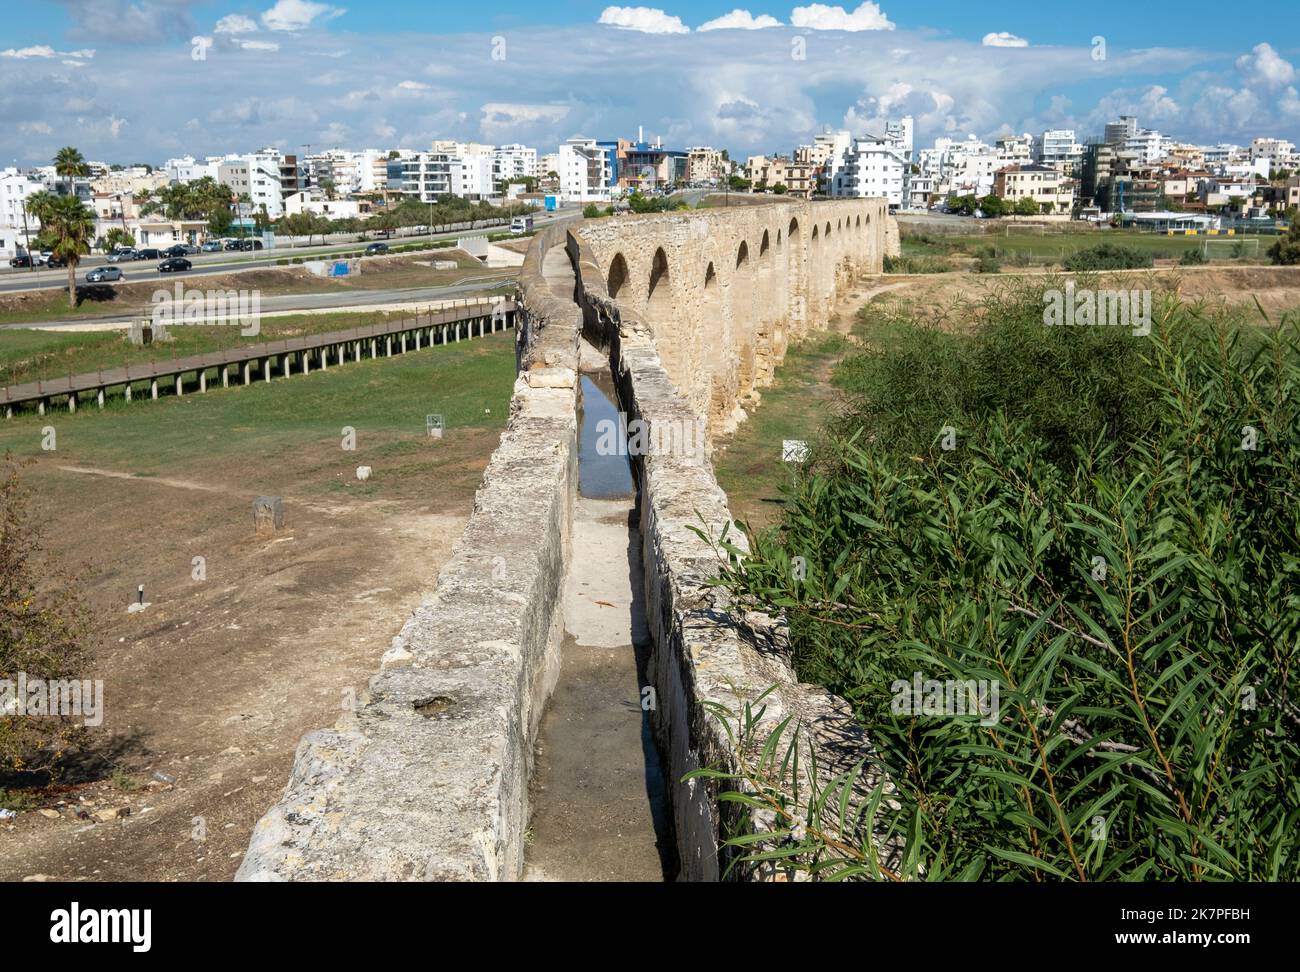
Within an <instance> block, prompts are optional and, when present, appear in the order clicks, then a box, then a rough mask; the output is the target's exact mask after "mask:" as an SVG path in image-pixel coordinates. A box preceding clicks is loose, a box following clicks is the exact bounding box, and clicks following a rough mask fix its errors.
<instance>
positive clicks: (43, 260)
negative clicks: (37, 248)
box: [36, 250, 51, 267]
mask: <svg viewBox="0 0 1300 972" xmlns="http://www.w3.org/2000/svg"><path fill="white" fill-rule="evenodd" d="M50 255H51V252H50V251H49V250H41V252H40V253H39V254H37V257H36V263H37V265H38V266H42V267H43V266H45V264H47V263H49V262H50Z"/></svg>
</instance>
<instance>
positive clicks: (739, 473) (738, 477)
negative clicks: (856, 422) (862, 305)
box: [713, 333, 853, 526]
mask: <svg viewBox="0 0 1300 972" xmlns="http://www.w3.org/2000/svg"><path fill="white" fill-rule="evenodd" d="M852 346H853V345H852V344H851V343H850V342H849V341H848V340H847V339H846V338H845V337H843V336H842V335H839V334H825V333H823V334H815V335H812V336H810V337H809V338H807V339H806V340H804V341H802V342H800V343H799V344H795V345H792V346H791V347H790V348H789V350H788V351H787V352H786V356H785V360H784V362H782V364H781V367H780V368H778V369H777V372H776V377H775V380H774V381H773V383H772V384H771V385H770V386H768V387H767V388H764V389H763V392H762V394H763V399H762V404H761V405H760V406H759V407H758V408H757V409H755V410H753V411H752V412H751V413H750V415H749V419H748V421H746V422H745V423H744V424H743V425H741V426H740V428H739V429H737V431H736V433H735V434H734V435H733V436H732V437H731V438H730V439H729V440H728V441H727V442H726V443H725V445H726V448H725V449H724V450H722V451H719V452H717V453H715V454H714V456H713V469H714V474H715V475H716V476H717V479H718V484H719V485H720V486H721V487H722V489H723V491H724V492H726V494H727V500H728V504H729V506H730V508H731V514H732V516H733V517H735V518H736V519H737V520H745V521H748V522H750V523H751V524H753V525H754V526H766V525H768V524H771V523H774V522H775V521H776V520H777V519H778V518H779V517H780V515H781V503H782V500H781V486H782V485H783V484H784V483H786V482H787V481H788V480H789V477H790V469H789V467H788V466H787V465H786V464H785V463H784V462H782V461H781V443H782V441H784V440H786V439H803V440H808V439H814V438H816V437H817V435H818V430H819V429H820V428H821V425H822V422H823V421H824V419H825V417H826V410H827V408H828V407H829V406H830V403H831V402H832V401H833V398H834V394H835V392H834V390H833V388H832V387H831V384H830V376H831V373H832V371H833V370H834V367H835V365H836V364H837V363H838V362H839V361H840V359H841V358H843V357H844V355H845V354H847V353H848V351H849V350H850V349H851V348H852Z"/></svg>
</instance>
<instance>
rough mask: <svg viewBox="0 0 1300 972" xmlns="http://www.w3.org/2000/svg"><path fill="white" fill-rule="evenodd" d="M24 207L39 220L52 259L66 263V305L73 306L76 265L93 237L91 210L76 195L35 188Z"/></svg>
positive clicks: (75, 297)
mask: <svg viewBox="0 0 1300 972" xmlns="http://www.w3.org/2000/svg"><path fill="white" fill-rule="evenodd" d="M27 211H28V212H29V213H32V214H33V215H35V216H36V218H37V219H39V220H40V221H41V238H42V239H43V240H44V241H45V242H46V243H47V244H48V245H49V247H50V253H51V258H52V259H57V260H61V261H64V262H66V263H67V265H68V306H69V307H76V306H77V266H78V265H79V264H80V263H81V258H82V256H83V255H85V254H87V253H89V252H90V244H91V242H92V241H93V240H94V239H95V214H94V213H93V212H92V211H91V210H90V209H88V208H86V207H85V206H83V205H82V204H81V200H80V199H78V198H77V197H76V196H56V195H55V194H54V193H52V192H38V193H34V194H33V195H31V196H29V197H27Z"/></svg>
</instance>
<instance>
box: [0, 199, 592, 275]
mask: <svg viewBox="0 0 1300 972" xmlns="http://www.w3.org/2000/svg"><path fill="white" fill-rule="evenodd" d="M579 215H580V213H579V212H578V211H577V210H572V209H570V210H560V211H559V212H555V213H539V214H538V215H537V216H536V217H534V224H533V225H534V228H535V229H540V228H541V227H543V226H545V225H547V224H548V223H552V222H560V221H563V220H567V219H574V218H576V217H578V216H579ZM503 231H505V227H499V226H494V227H490V228H484V229H476V230H464V231H461V232H457V233H438V234H436V235H434V236H432V237H430V236H427V235H426V236H403V237H395V238H393V239H391V240H385V241H383V242H387V243H388V244H389V245H391V246H399V245H402V244H405V243H426V242H429V241H430V240H458V239H468V238H470V237H475V236H487V235H489V234H493V233H500V232H503ZM365 245H366V244H365V243H330V244H327V245H324V246H310V247H309V246H299V247H292V248H290V247H283V248H277V249H275V250H262V251H258V253H257V254H256V255H252V254H244V253H234V252H231V253H224V252H223V253H196V254H194V255H193V256H190V257H187V258H186V259H188V260H190V261H191V262H192V263H193V264H194V269H192V270H189V271H186V272H184V273H159V272H158V269H157V268H158V264H159V263H160V262H161V261H160V260H141V261H132V262H130V263H117V264H110V263H108V261H107V260H106V258H105V257H103V256H87V257H85V258H83V260H82V262H81V264H80V265H79V266H78V268H77V285H78V286H85V284H86V273H87V271H89V270H93V269H94V268H95V267H99V266H106V265H107V266H117V267H120V268H121V270H122V275H123V276H124V277H125V278H126V280H125V281H124V282H125V283H139V282H140V281H146V282H147V281H153V280H166V281H170V280H175V279H180V280H186V279H190V278H193V277H195V276H203V275H207V274H214V273H238V272H239V271H242V270H256V269H259V268H265V267H274V266H277V265H278V264H277V262H276V261H278V260H283V259H285V258H287V257H313V256H314V257H318V258H319V257H322V256H324V255H326V254H329V253H340V252H355V251H356V250H357V249H358V248H360V247H364V246H365ZM102 286H112V285H111V284H105V285H102ZM67 289H68V271H67V270H66V269H63V270H16V269H14V268H12V267H4V268H3V269H0V293H17V292H19V291H26V290H62V291H64V292H66V291H67Z"/></svg>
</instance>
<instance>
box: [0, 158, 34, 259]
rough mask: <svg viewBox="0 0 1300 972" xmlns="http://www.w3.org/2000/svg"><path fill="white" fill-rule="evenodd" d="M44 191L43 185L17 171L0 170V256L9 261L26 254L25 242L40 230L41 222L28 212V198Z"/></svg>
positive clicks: (26, 245)
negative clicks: (20, 254)
mask: <svg viewBox="0 0 1300 972" xmlns="http://www.w3.org/2000/svg"><path fill="white" fill-rule="evenodd" d="M44 191H45V184H44V183H43V182H41V181H40V180H39V179H34V178H32V177H31V176H29V175H27V174H26V173H24V172H20V171H19V170H18V169H15V168H7V169H4V170H3V171H0V257H3V258H4V259H5V260H12V259H13V258H14V257H15V256H17V255H18V254H19V252H24V253H25V252H27V247H28V241H29V240H30V239H31V238H32V237H34V236H35V235H36V234H37V232H38V231H39V230H40V228H41V224H40V221H39V220H37V219H36V217H35V216H33V215H32V214H31V213H29V212H27V198H28V197H29V196H31V195H33V194H34V193H38V192H44Z"/></svg>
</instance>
